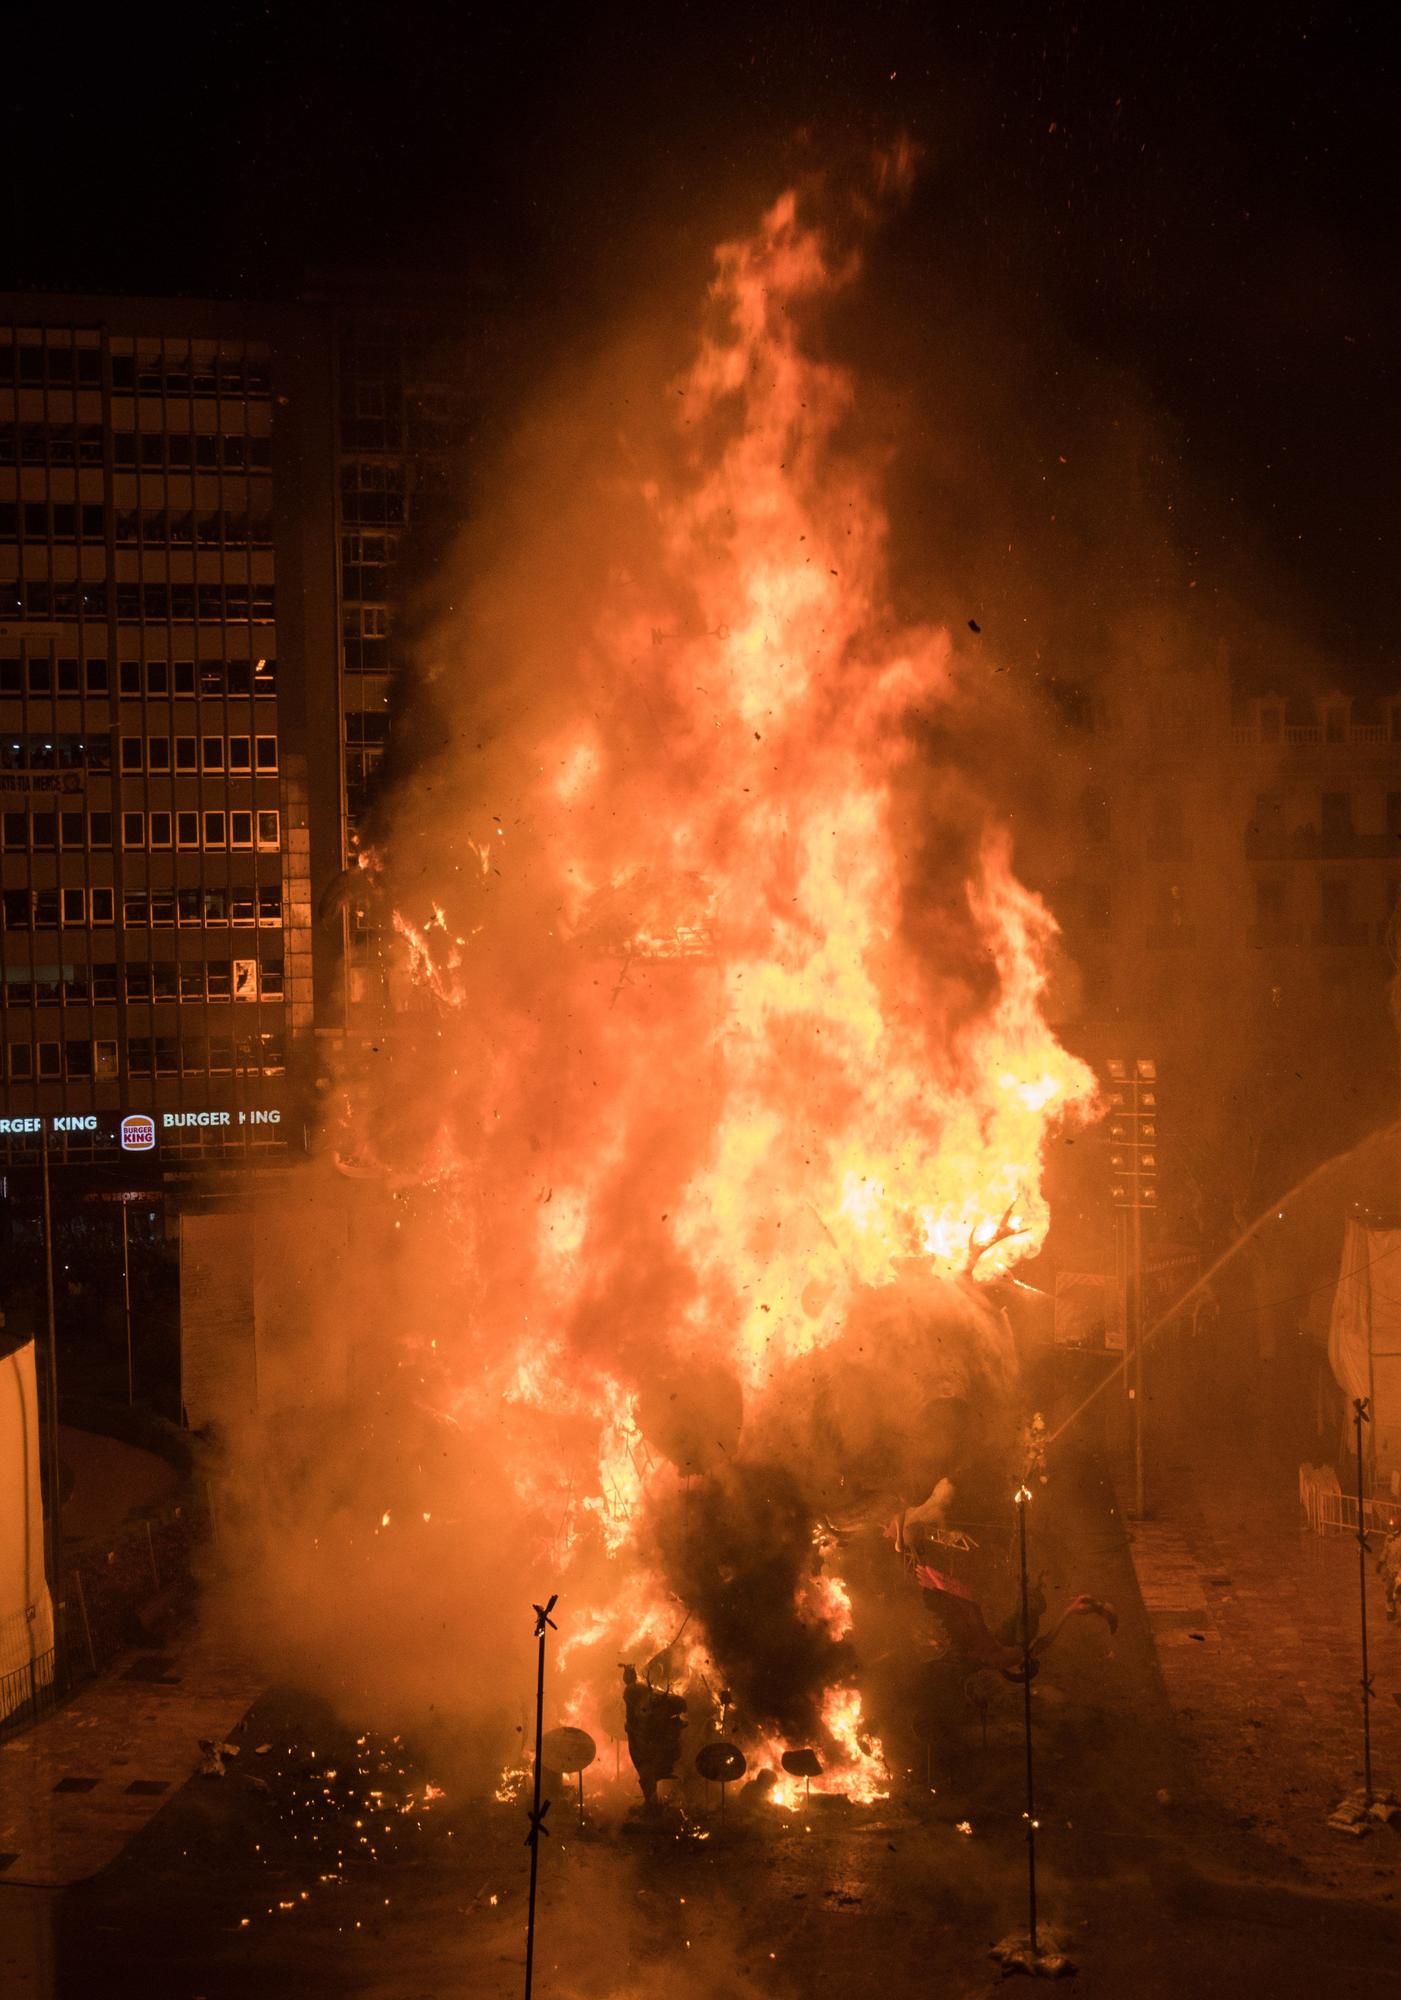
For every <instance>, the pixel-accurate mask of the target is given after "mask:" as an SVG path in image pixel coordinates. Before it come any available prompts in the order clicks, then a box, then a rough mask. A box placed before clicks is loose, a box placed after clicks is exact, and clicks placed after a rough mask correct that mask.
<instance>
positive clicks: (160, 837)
mask: <svg viewBox="0 0 1401 2000" xmlns="http://www.w3.org/2000/svg"><path fill="white" fill-rule="evenodd" d="M170 830H171V817H170V814H169V813H168V812H153V813H152V814H151V817H150V837H151V846H152V847H169V845H170Z"/></svg>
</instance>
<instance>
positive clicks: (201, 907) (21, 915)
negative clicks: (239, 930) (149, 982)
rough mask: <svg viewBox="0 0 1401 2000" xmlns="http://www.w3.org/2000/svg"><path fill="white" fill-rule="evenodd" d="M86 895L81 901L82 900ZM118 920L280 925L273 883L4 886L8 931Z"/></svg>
mask: <svg viewBox="0 0 1401 2000" xmlns="http://www.w3.org/2000/svg"><path fill="white" fill-rule="evenodd" d="M84 899H85V900H84ZM118 907H120V909H121V917H122V923H123V924H124V925H125V926H126V927H127V928H128V929H130V928H131V927H132V926H133V925H138V924H139V925H150V926H153V927H155V928H158V929H159V928H165V929H169V928H171V927H172V926H174V925H176V924H179V925H182V926H183V925H206V926H212V925H224V924H239V925H244V924H273V925H276V924H280V923H281V922H282V887H281V884H280V883H276V882H261V883H254V882H236V883H226V884H221V885H211V884H208V883H200V884H198V885H197V886H195V887H193V888H189V889H151V888H141V889H123V890H121V891H120V892H118V891H117V890H115V889H111V888H91V887H89V888H75V889H28V888H26V889H5V890H0V917H3V920H4V927H5V929H6V930H7V931H52V930H59V929H61V928H64V927H66V926H69V925H79V924H110V923H114V922H115V921H116V912H117V909H118Z"/></svg>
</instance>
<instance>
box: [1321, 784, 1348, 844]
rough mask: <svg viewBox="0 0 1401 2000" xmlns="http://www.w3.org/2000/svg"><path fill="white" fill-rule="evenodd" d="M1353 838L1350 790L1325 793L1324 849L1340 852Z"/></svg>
mask: <svg viewBox="0 0 1401 2000" xmlns="http://www.w3.org/2000/svg"><path fill="white" fill-rule="evenodd" d="M1351 840H1352V797H1351V794H1350V793H1348V792H1325V793H1324V794H1323V851H1324V853H1325V854H1327V853H1330V852H1331V853H1340V852H1341V851H1342V850H1343V849H1345V848H1346V847H1347V846H1348V845H1349V843H1350V842H1351Z"/></svg>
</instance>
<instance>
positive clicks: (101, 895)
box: [89, 889, 117, 924]
mask: <svg viewBox="0 0 1401 2000" xmlns="http://www.w3.org/2000/svg"><path fill="white" fill-rule="evenodd" d="M89 900H90V903H91V907H92V920H93V922H94V923H95V924H110V923H113V922H114V921H115V919H116V900H117V899H116V891H115V890H114V889H93V890H91V891H90V892H89Z"/></svg>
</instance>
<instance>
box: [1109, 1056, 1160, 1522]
mask: <svg viewBox="0 0 1401 2000" xmlns="http://www.w3.org/2000/svg"><path fill="white" fill-rule="evenodd" d="M1106 1069H1107V1070H1108V1078H1109V1080H1108V1086H1107V1091H1106V1095H1107V1098H1108V1107H1109V1113H1110V1116H1109V1143H1110V1154H1109V1171H1110V1199H1111V1200H1112V1202H1113V1204H1114V1206H1115V1208H1116V1209H1118V1210H1119V1211H1120V1212H1121V1214H1122V1215H1123V1217H1124V1224H1125V1227H1124V1231H1123V1241H1124V1319H1125V1327H1124V1338H1125V1340H1126V1342H1127V1344H1128V1348H1129V1356H1130V1358H1131V1360H1132V1363H1133V1366H1132V1370H1131V1371H1129V1370H1126V1371H1125V1373H1126V1375H1128V1378H1129V1382H1130V1388H1129V1400H1130V1402H1131V1403H1132V1404H1133V1492H1134V1513H1135V1515H1136V1517H1137V1518H1138V1519H1139V1520H1142V1519H1143V1518H1144V1515H1145V1514H1146V1513H1147V1505H1148V1503H1147V1494H1146V1479H1145V1471H1144V1458H1143V1400H1144V1398H1143V1382H1144V1369H1143V1321H1144V1314H1143V1215H1144V1211H1145V1209H1146V1210H1153V1211H1156V1209H1157V1206H1158V1065H1157V1063H1156V1061H1154V1060H1153V1059H1152V1058H1151V1057H1147V1056H1139V1057H1138V1058H1137V1059H1136V1060H1135V1061H1134V1062H1133V1063H1132V1064H1129V1063H1126V1062H1122V1061H1119V1060H1117V1059H1115V1060H1111V1061H1110V1062H1109V1063H1107V1064H1106Z"/></svg>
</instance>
